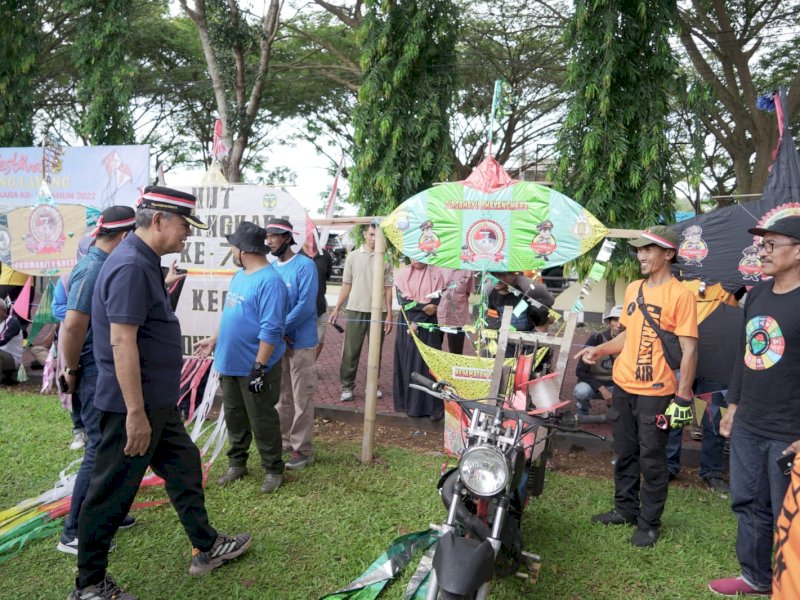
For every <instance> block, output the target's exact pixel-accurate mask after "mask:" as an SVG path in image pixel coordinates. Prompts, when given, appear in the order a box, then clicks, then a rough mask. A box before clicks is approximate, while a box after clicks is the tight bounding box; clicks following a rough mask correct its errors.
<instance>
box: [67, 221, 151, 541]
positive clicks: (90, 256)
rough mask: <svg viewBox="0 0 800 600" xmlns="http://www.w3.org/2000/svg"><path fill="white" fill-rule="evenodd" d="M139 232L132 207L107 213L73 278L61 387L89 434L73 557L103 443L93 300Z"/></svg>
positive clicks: (73, 522)
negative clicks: (119, 251)
mask: <svg viewBox="0 0 800 600" xmlns="http://www.w3.org/2000/svg"><path fill="white" fill-rule="evenodd" d="M135 227H136V212H135V211H134V210H133V209H132V208H131V207H129V206H112V207H110V208H107V209H106V210H104V211H103V214H102V215H100V218H99V219H98V220H97V229H96V230H95V231H94V234H93V235H94V236H95V240H94V244H93V245H92V246H91V247H90V248H89V252H88V253H87V254H86V256H84V257H83V258H82V259H81V260H80V261H78V264H77V265H75V268H74V269H72V272H71V273H70V276H69V283H68V285H67V286H66V287H67V289H69V295H68V297H67V302H66V314H65V315H64V324H63V325H62V326H61V357H62V361H61V362H62V363H63V365H64V368H63V369H62V371H61V376H60V377H59V382H60V385H61V387H62V389H61V391H62V392H63V393H65V394H72V393H75V392H76V391H77V393H78V396H79V397H80V398H81V399H82V402H81V408H80V411H81V421H82V422H83V425H84V427H85V430H86V436H87V442H86V450H85V451H84V454H83V462H81V467H80V469H79V470H78V476H77V477H76V479H75V486H74V487H73V489H72V499H71V501H70V505H69V515H67V519H66V521H65V522H64V532H63V533H62V534H61V539H60V540H59V542H58V545H57V546H56V548H57V549H58V550H60V551H61V552H66V553H67V554H75V555H77V554H78V515H79V514H80V510H81V505H82V504H83V500H84V498H85V497H86V490H87V488H88V487H89V478H90V477H91V475H92V469H93V468H94V459H95V455H96V453H97V445H98V444H99V443H100V411H99V410H98V409H97V408H95V406H94V392H95V386H96V384H97V365H96V364H95V361H94V353H93V351H92V348H93V345H92V326H91V316H92V295H93V293H94V285H95V282H96V281H97V276H98V275H99V274H100V268H101V267H102V266H103V263H105V261H106V259H107V258H108V256H109V255H110V254H111V253H112V252H113V251H114V249H115V248H116V247H117V246H119V244H120V242H122V240H123V239H124V238H125V236H126V235H128V232H129V231H133V229H134V228H135ZM135 522H136V520H135V519H134V518H133V517H131V516H130V515H128V516H126V517H125V520H124V521H123V523H122V525H121V527H130V526H131V525H133V524H134V523H135Z"/></svg>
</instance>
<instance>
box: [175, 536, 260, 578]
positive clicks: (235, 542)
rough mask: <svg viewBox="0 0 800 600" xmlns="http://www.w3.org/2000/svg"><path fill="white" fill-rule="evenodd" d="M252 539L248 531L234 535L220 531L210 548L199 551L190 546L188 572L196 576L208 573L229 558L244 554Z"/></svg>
mask: <svg viewBox="0 0 800 600" xmlns="http://www.w3.org/2000/svg"><path fill="white" fill-rule="evenodd" d="M252 541H253V539H252V537H250V534H249V533H240V534H239V535H237V536H236V537H231V536H229V535H225V534H224V533H220V534H219V535H218V536H217V541H215V542H214V545H213V546H212V547H211V549H210V550H207V551H205V552H201V551H200V549H199V548H192V564H191V565H190V566H189V574H190V575H194V576H196V577H197V576H200V575H205V574H206V573H210V572H211V571H213V570H214V569H216V568H218V567H221V566H222V565H224V564H225V563H226V562H228V561H229V560H233V559H234V558H236V557H237V556H240V555H242V554H244V553H245V551H247V549H248V548H249V547H250V544H251V542H252Z"/></svg>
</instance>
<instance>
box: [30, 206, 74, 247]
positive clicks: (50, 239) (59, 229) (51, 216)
mask: <svg viewBox="0 0 800 600" xmlns="http://www.w3.org/2000/svg"><path fill="white" fill-rule="evenodd" d="M64 241H65V236H64V219H62V218H61V213H60V212H58V210H57V209H56V208H55V207H53V206H50V205H49V204H41V205H39V206H37V207H36V208H34V209H33V210H32V211H31V216H30V218H29V219H28V233H27V235H25V247H26V248H27V250H28V252H34V253H49V252H58V251H60V250H61V248H63V247H64Z"/></svg>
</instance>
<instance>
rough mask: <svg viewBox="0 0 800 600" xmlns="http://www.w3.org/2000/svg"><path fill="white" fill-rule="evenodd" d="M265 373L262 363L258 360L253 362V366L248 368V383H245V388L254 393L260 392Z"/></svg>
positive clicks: (262, 387) (262, 389) (262, 388)
mask: <svg viewBox="0 0 800 600" xmlns="http://www.w3.org/2000/svg"><path fill="white" fill-rule="evenodd" d="M265 375H266V370H265V369H264V365H262V364H261V363H260V362H255V363H253V368H252V369H250V383H249V384H247V389H249V390H250V391H251V392H252V393H254V394H260V393H261V392H263V391H264V385H265V384H264V376H265Z"/></svg>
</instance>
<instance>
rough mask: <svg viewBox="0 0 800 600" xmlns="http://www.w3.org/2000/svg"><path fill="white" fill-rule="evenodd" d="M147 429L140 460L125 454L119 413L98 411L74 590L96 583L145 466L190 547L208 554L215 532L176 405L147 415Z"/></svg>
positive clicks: (197, 457)
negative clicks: (164, 494)
mask: <svg viewBox="0 0 800 600" xmlns="http://www.w3.org/2000/svg"><path fill="white" fill-rule="evenodd" d="M147 416H148V419H149V420H150V427H151V428H152V435H151V438H150V446H149V448H148V449H147V452H146V453H145V455H144V456H125V453H124V452H123V450H124V448H125V444H126V442H127V434H126V430H125V419H126V415H125V414H120V413H111V412H105V411H103V412H102V415H101V417H100V435H101V440H100V445H99V446H98V447H97V457H96V459H95V465H94V471H92V479H91V481H90V483H89V490H88V491H87V493H86V499H85V500H84V502H83V506H82V507H81V513H80V517H79V518H78V579H77V582H76V585H77V586H78V588H84V587H86V586H89V585H93V584H95V583H98V582H100V581H102V579H103V577H104V576H105V571H106V567H107V566H108V550H109V547H110V545H111V539H112V538H113V537H114V534H115V533H116V532H117V529H118V528H119V526H120V524H121V523H122V520H123V519H124V518H125V515H127V514H128V511H129V510H130V508H131V505H132V504H133V500H134V497H135V496H136V492H137V491H138V490H139V484H140V483H141V482H142V478H143V477H144V474H145V471H146V470H147V467H148V466H150V467H152V469H153V472H155V474H156V475H158V476H159V477H161V478H162V479H164V481H165V488H166V490H167V494H168V495H169V499H170V500H171V501H172V506H173V507H174V508H175V511H176V512H177V513H178V518H179V519H180V521H181V524H182V525H183V528H184V529H185V530H186V535H188V536H189V540H190V541H191V542H192V546H193V547H195V548H199V549H200V550H201V551H206V550H209V549H210V548H211V547H212V546H213V545H214V542H215V541H216V539H217V532H216V531H215V530H214V528H213V527H211V525H210V524H209V522H208V514H207V513H206V507H205V499H204V495H203V474H202V469H201V465H200V452H199V451H198V449H197V446H195V445H194V442H192V440H191V438H190V437H189V434H188V433H186V429H185V427H184V425H183V423H182V422H181V419H180V415H179V413H178V409H177V407H176V406H173V407H169V408H158V409H153V410H149V411H148V412H147Z"/></svg>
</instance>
